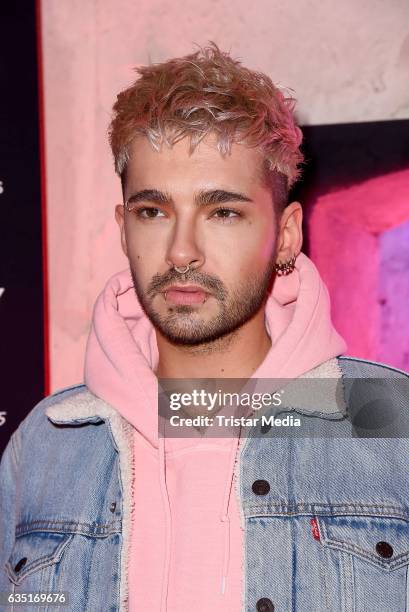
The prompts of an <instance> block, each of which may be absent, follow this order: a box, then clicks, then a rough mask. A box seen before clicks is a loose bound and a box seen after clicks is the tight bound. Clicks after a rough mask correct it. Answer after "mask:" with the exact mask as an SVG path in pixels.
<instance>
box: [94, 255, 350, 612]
mask: <svg viewBox="0 0 409 612" xmlns="http://www.w3.org/2000/svg"><path fill="white" fill-rule="evenodd" d="M265 315H266V316H265V324H266V329H267V332H268V334H269V335H270V338H271V340H272V346H271V349H270V351H269V352H268V354H267V356H266V358H265V359H264V361H263V363H261V364H260V366H259V368H258V369H257V370H256V372H254V374H253V376H252V378H285V377H289V378H294V377H298V376H300V375H302V374H304V373H305V372H307V371H309V370H311V369H312V368H314V367H316V366H318V365H320V364H321V363H323V362H324V361H327V360H328V359H330V358H332V357H336V356H338V355H340V354H342V353H344V352H345V351H346V344H345V342H344V340H343V339H342V338H341V337H340V336H339V334H338V333H337V331H336V330H335V329H334V327H333V325H332V323H331V318H330V300H329V295H328V291H327V288H326V286H325V285H324V283H323V281H322V279H321V278H320V275H319V273H318V270H317V269H316V267H315V265H314V264H313V263H312V261H311V260H310V259H309V258H308V257H307V256H306V255H304V254H303V253H300V254H299V256H298V258H297V261H296V269H295V271H294V272H293V273H292V274H290V275H289V276H283V277H277V279H276V281H275V283H274V288H273V292H272V295H270V296H269V299H268V301H267V304H266V310H265ZM157 363H158V347H157V343H156V335H155V331H154V328H153V326H152V324H151V323H150V321H149V319H148V318H147V317H146V315H145V313H144V312H143V310H142V308H141V306H140V304H139V302H138V300H137V297H136V295H135V291H134V289H133V285H132V280H131V275H130V273H129V271H128V270H127V271H123V272H120V273H119V274H116V275H115V276H113V277H112V278H111V279H110V280H109V281H108V283H107V285H106V287H105V289H104V291H103V292H102V293H101V295H100V296H99V298H98V300H97V302H96V304H95V309H94V316H93V324H92V329H91V332H90V336H89V340H88V346H87V352H86V361H85V383H86V384H87V386H88V387H89V389H90V390H91V391H92V392H93V393H94V394H95V395H97V396H98V397H100V398H102V399H103V400H105V401H106V402H108V403H109V404H111V405H112V406H113V407H115V408H116V409H117V410H118V411H119V413H120V414H121V415H122V416H123V417H124V418H126V419H127V420H128V421H129V422H130V423H131V424H132V425H133V426H134V465H135V472H134V476H133V490H132V496H133V500H134V501H133V507H132V536H131V553H130V566H129V606H130V607H129V609H130V610H131V612H132V611H138V612H139V611H140V610H145V609H149V610H150V611H151V612H165V611H166V612H188V611H190V610H195V612H209V611H210V610H211V611H212V612H239V611H240V610H241V609H242V607H243V604H242V587H243V584H242V582H243V572H244V570H243V530H242V524H241V518H240V509H239V503H238V502H239V500H238V499H237V495H232V491H233V490H234V488H235V487H234V486H233V483H234V482H235V478H236V474H235V466H236V464H238V461H237V458H238V456H239V452H240V440H239V439H238V438H237V436H236V437H233V438H206V437H205V438H189V439H186V438H184V439H183V438H163V437H159V435H158V402H157V393H158V381H157V378H156V376H155V374H154V370H155V368H156V366H157Z"/></svg>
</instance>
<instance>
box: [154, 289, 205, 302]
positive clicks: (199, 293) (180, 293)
mask: <svg viewBox="0 0 409 612" xmlns="http://www.w3.org/2000/svg"><path fill="white" fill-rule="evenodd" d="M163 294H164V297H165V300H166V302H173V303H174V304H203V303H204V302H205V301H206V300H207V298H208V297H209V293H208V292H207V291H205V290H204V289H202V287H199V286H198V285H172V286H170V287H168V288H167V289H166V290H165V291H163Z"/></svg>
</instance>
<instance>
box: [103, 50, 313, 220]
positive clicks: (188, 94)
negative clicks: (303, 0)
mask: <svg viewBox="0 0 409 612" xmlns="http://www.w3.org/2000/svg"><path fill="white" fill-rule="evenodd" d="M135 70H136V72H137V73H138V74H139V75H140V77H139V78H138V79H137V80H136V81H135V83H134V84H133V85H131V86H130V87H128V88H127V89H125V90H124V91H121V92H120V93H119V94H118V96H117V101H116V102H115V104H114V107H113V111H114V114H113V118H112V121H111V124H110V127H109V139H110V144H111V148H112V152H113V155H114V160H115V170H116V172H117V174H119V176H121V178H122V179H123V175H124V171H125V170H126V165H127V162H128V160H129V146H130V144H131V142H132V140H133V139H134V138H135V137H136V136H137V135H143V136H145V137H146V138H148V140H149V141H150V143H151V145H152V146H153V147H154V149H155V150H157V151H159V150H160V148H161V146H162V143H163V142H165V144H167V145H168V146H172V145H173V144H174V143H176V142H178V141H179V140H181V139H182V138H184V137H186V136H188V137H189V138H190V152H193V151H194V149H195V148H196V146H197V145H198V143H199V142H200V141H201V140H202V138H204V137H205V136H206V135H207V134H209V133H214V134H215V135H216V137H217V147H218V150H219V152H220V153H221V155H222V156H225V155H226V154H228V153H229V152H230V150H231V145H232V143H233V142H238V143H242V144H246V145H248V146H251V147H258V148H259V149H260V150H261V151H262V153H263V157H264V162H263V172H262V176H263V178H264V179H265V180H266V182H267V183H268V184H269V185H272V186H273V187H274V185H275V187H276V189H277V186H278V189H279V191H280V189H281V196H280V197H279V199H283V197H284V195H283V189H284V192H285V196H286V195H287V194H288V189H289V188H290V187H291V186H292V185H293V184H294V183H295V181H296V180H297V179H298V178H299V175H300V168H299V166H300V164H301V163H302V161H303V155H302V153H301V151H300V148H299V147H300V144H301V141H302V132H301V130H300V128H299V127H298V126H297V125H296V122H295V119H294V106H295V99H294V98H293V97H291V96H288V97H286V96H285V94H284V92H283V91H281V90H280V89H279V88H278V87H277V86H275V85H274V84H273V82H272V81H271V79H270V78H269V77H268V76H267V75H266V74H263V73H262V72H257V71H254V70H250V69H248V68H246V67H244V66H243V65H242V64H241V62H239V61H238V60H234V59H233V58H232V57H230V55H229V54H228V53H225V52H222V51H221V50H220V49H219V48H218V46H217V45H216V43H214V42H213V41H209V46H207V47H199V51H197V52H196V53H192V54H190V55H186V56H184V57H179V58H175V59H170V60H168V61H166V62H162V63H158V64H153V65H149V66H143V67H139V68H136V69H135ZM280 177H281V180H280ZM277 179H278V182H277ZM279 183H281V188H280V186H279ZM283 206H285V203H284V204H283V205H282V206H281V207H283ZM281 207H280V208H281Z"/></svg>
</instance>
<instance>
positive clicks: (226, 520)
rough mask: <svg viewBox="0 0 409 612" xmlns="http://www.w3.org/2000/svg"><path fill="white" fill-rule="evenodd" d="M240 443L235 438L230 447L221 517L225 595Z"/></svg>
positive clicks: (222, 588)
mask: <svg viewBox="0 0 409 612" xmlns="http://www.w3.org/2000/svg"><path fill="white" fill-rule="evenodd" d="M239 442H240V435H238V436H237V437H235V438H233V441H232V444H231V447H230V460H229V470H228V473H227V479H226V486H225V489H224V496H223V506H222V512H221V516H220V520H221V522H222V523H223V525H224V538H223V540H224V542H223V562H222V582H221V593H222V595H224V593H225V591H226V581H227V574H228V571H229V560H230V517H229V504H230V497H231V491H232V484H233V478H234V466H235V462H236V455H237V449H238V446H239Z"/></svg>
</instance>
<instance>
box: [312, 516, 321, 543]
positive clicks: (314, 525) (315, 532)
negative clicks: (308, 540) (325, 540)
mask: <svg viewBox="0 0 409 612" xmlns="http://www.w3.org/2000/svg"><path fill="white" fill-rule="evenodd" d="M310 523H311V525H312V535H313V538H314V540H318V542H321V538H320V532H319V529H318V523H317V519H315V518H312V519H311V520H310Z"/></svg>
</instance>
